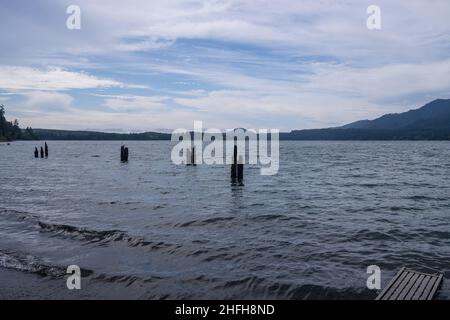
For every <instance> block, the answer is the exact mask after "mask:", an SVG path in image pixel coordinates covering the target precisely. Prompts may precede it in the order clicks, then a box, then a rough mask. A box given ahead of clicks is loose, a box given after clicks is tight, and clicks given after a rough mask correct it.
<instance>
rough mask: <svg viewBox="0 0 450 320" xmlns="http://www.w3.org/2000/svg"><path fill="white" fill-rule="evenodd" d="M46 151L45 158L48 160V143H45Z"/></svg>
mask: <svg viewBox="0 0 450 320" xmlns="http://www.w3.org/2000/svg"><path fill="white" fill-rule="evenodd" d="M44 151H45V157H46V158H48V146H47V142H46V143H45V147H44Z"/></svg>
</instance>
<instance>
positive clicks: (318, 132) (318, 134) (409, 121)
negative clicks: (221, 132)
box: [34, 99, 450, 140]
mask: <svg viewBox="0 0 450 320" xmlns="http://www.w3.org/2000/svg"><path fill="white" fill-rule="evenodd" d="M34 133H35V134H36V135H37V136H38V137H39V139H41V140H170V138H171V135H170V133H161V132H143V133H129V134H128V133H106V132H95V131H69V130H53V129H34ZM280 139H281V140H450V99H437V100H434V101H432V102H429V103H427V104H426V105H424V106H423V107H421V108H419V109H414V110H409V111H407V112H402V113H391V114H386V115H384V116H381V117H379V118H377V119H374V120H360V121H356V122H352V123H349V124H346V125H344V126H341V127H337V128H325V129H308V130H293V131H291V132H282V133H280Z"/></svg>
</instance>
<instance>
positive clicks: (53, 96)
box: [21, 91, 74, 112]
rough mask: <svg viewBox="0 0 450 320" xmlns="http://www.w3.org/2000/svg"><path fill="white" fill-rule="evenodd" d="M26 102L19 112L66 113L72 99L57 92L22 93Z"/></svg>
mask: <svg viewBox="0 0 450 320" xmlns="http://www.w3.org/2000/svg"><path fill="white" fill-rule="evenodd" d="M24 96H25V97H26V101H25V102H24V103H23V104H22V107H21V111H28V112H63V111H68V110H69V109H70V107H71V105H72V103H73V101H74V99H73V97H72V96H70V95H68V94H64V93H58V92H46V91H32V92H27V93H24Z"/></svg>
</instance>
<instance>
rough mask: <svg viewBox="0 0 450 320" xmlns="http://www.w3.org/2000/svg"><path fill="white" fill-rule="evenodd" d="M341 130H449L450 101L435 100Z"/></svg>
mask: <svg viewBox="0 0 450 320" xmlns="http://www.w3.org/2000/svg"><path fill="white" fill-rule="evenodd" d="M340 128H342V129H378V130H418V129H448V128H450V99H437V100H434V101H432V102H430V103H427V104H426V105H424V106H423V107H421V108H419V109H415V110H409V111H407V112H402V113H390V114H385V115H384V116H382V117H379V118H377V119H375V120H360V121H356V122H353V123H349V124H347V125H345V126H342V127H340Z"/></svg>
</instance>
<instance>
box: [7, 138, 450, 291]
mask: <svg viewBox="0 0 450 320" xmlns="http://www.w3.org/2000/svg"><path fill="white" fill-rule="evenodd" d="M35 145H38V146H39V145H41V142H14V143H12V144H11V145H10V146H6V145H5V144H2V145H0V298H69V299H70V298H74V299H78V298H133V299H134V298H137V299H160V298H169V299H178V298H188V299H190V298H199V299H203V298H213V299H214V298H219V299H221V298H230V299H241V298H247V299H252V298H258V299H259V298H260V299H265V298H267V299H315V298H329V299H372V298H374V297H375V296H376V295H377V291H373V290H368V289H367V287H366V279H367V277H368V274H366V268H367V267H368V266H369V265H378V266H379V267H380V268H381V272H382V278H381V280H382V284H383V285H385V284H386V283H387V282H388V281H389V280H390V278H391V277H393V276H394V274H395V273H396V271H398V270H399V269H400V268H401V267H402V266H408V267H411V268H414V269H417V270H422V271H429V272H443V273H444V284H443V287H442V288H441V290H440V293H439V296H438V298H439V299H450V284H449V277H450V228H449V217H450V188H449V184H450V144H449V143H448V142H324V141H323V142H307V141H302V142H300V141H289V142H287V141H286V142H283V141H282V142H281V145H280V170H279V173H278V174H277V175H275V176H261V175H260V174H259V173H260V171H259V168H258V166H246V167H245V181H244V184H245V185H244V186H237V185H232V184H231V183H230V178H229V166H227V165H216V166H206V165H199V166H197V167H186V166H176V165H174V164H172V163H171V161H170V151H171V148H172V144H171V143H170V142H167V141H146V142H127V146H128V147H129V149H130V161H129V162H128V163H121V162H120V161H119V160H120V145H121V142H120V141H115V142H105V141H101V142H100V141H98V142H81V141H80V142H63V141H58V142H56V141H50V142H49V147H50V157H49V158H48V159H35V158H34V156H33V151H34V147H35ZM72 264H75V265H79V266H80V267H81V268H82V269H83V270H84V271H83V278H82V283H81V285H82V289H81V290H68V289H67V288H66V280H65V279H66V275H65V272H66V268H67V266H68V265H72Z"/></svg>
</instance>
